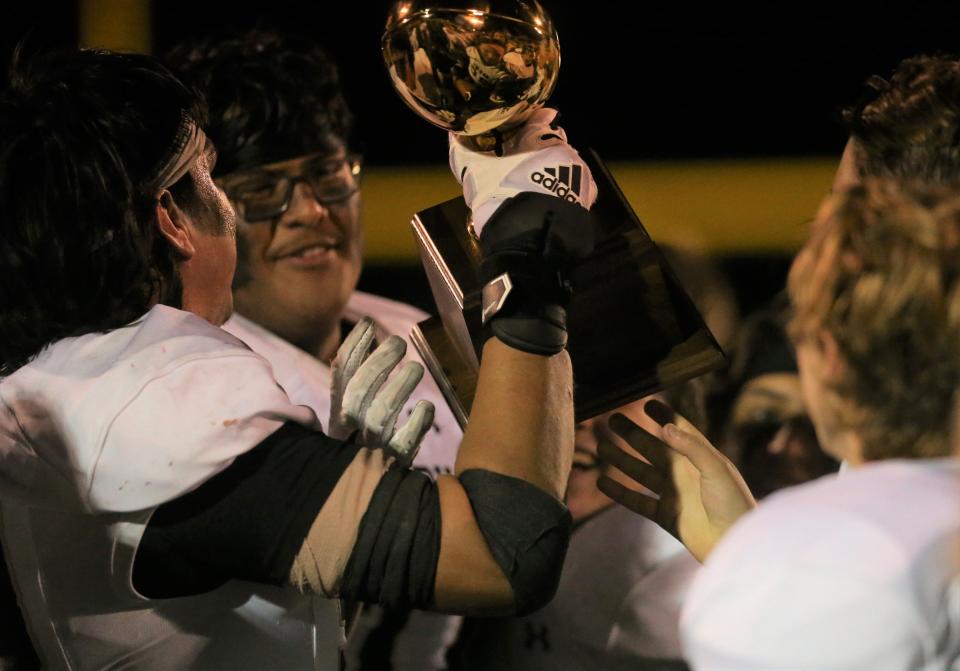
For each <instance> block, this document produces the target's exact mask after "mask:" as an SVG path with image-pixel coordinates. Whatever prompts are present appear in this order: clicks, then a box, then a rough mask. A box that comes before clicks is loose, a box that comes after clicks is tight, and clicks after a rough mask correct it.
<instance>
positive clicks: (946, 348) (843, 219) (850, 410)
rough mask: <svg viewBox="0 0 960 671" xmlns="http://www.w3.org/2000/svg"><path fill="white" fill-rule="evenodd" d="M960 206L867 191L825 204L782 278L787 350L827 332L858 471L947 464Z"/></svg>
mask: <svg viewBox="0 0 960 671" xmlns="http://www.w3.org/2000/svg"><path fill="white" fill-rule="evenodd" d="M958 242H960V196H958V195H957V194H956V192H954V191H951V190H949V189H946V188H944V187H938V186H921V185H898V184H896V183H893V182H891V181H886V180H867V181H865V182H864V183H863V184H862V185H858V186H855V187H852V188H851V189H849V190H848V191H846V192H844V193H841V194H838V195H835V196H832V197H831V198H829V199H827V201H826V202H825V203H824V204H823V206H822V207H821V209H820V212H819V213H818V215H817V220H816V222H815V223H814V226H813V231H812V234H811V236H810V239H809V240H808V241H807V243H806V245H804V247H803V249H802V250H801V251H800V253H799V254H798V255H797V258H796V260H795V262H794V264H793V267H792V268H791V270H790V277H789V280H788V292H789V295H790V300H791V303H792V307H793V316H792V318H791V321H790V324H789V331H790V335H791V336H792V337H793V338H794V339H795V340H803V339H807V338H816V337H817V334H818V333H822V332H824V331H825V332H826V333H828V334H829V335H830V336H831V337H832V338H833V340H834V341H836V343H837V346H838V349H839V352H840V354H841V356H842V359H843V364H844V365H843V366H841V371H840V372H839V373H837V375H836V377H835V378H833V379H830V380H828V381H827V385H828V386H829V389H830V391H831V392H833V393H835V394H836V396H837V397H838V398H839V400H840V401H841V402H839V403H829V404H826V408H827V410H826V411H827V413H828V416H829V418H830V420H832V421H833V422H835V423H836V425H837V426H839V427H842V428H845V429H851V430H853V431H855V432H856V433H857V434H858V435H859V436H860V438H861V439H862V440H863V457H864V459H866V460H877V459H891V458H928V457H939V456H946V455H948V454H950V452H951V447H950V440H949V436H950V417H951V408H952V405H953V398H954V391H955V389H956V387H957V381H958V378H960V283H958V276H960V248H958Z"/></svg>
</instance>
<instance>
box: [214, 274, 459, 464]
mask: <svg viewBox="0 0 960 671" xmlns="http://www.w3.org/2000/svg"><path fill="white" fill-rule="evenodd" d="M368 316H369V317H372V318H373V320H374V325H375V326H376V329H377V339H378V340H379V341H381V342H382V341H383V340H384V339H385V338H386V337H387V336H390V335H399V336H401V337H403V338H404V340H406V341H407V354H406V357H405V359H404V360H405V361H417V362H419V363H420V364H422V365H423V366H424V369H425V374H424V376H423V380H422V381H421V382H420V384H419V385H417V388H416V390H415V391H414V393H413V394H412V395H411V397H410V400H409V401H408V402H407V404H406V406H404V408H403V410H401V412H400V419H399V420H398V421H402V420H403V418H404V417H406V416H408V415H409V414H410V412H411V411H412V410H413V407H414V405H416V403H417V401H419V400H427V401H430V402H431V403H433V405H434V408H435V410H436V412H435V413H434V418H433V428H432V429H431V430H430V431H428V432H427V435H426V436H425V437H424V439H423V442H422V443H421V444H420V451H419V452H418V453H417V457H416V459H414V462H413V466H414V468H417V469H419V470H423V471H426V472H427V473H429V474H430V476H431V477H434V478H435V477H436V476H437V475H440V474H444V473H453V464H454V461H456V458H457V447H458V446H459V445H460V440H461V438H463V431H462V430H461V429H460V425H459V424H458V423H457V420H456V418H455V417H454V415H453V411H451V410H450V407H449V406H448V405H447V403H446V401H445V400H444V398H443V394H442V393H441V391H440V388H439V387H438V386H437V383H436V382H435V381H434V379H433V377H431V375H430V373H429V370H427V369H426V365H425V364H424V362H423V359H422V358H421V357H420V355H419V353H418V352H417V350H416V348H415V347H414V345H413V343H412V341H411V340H410V332H411V331H412V329H413V327H414V325H416V324H417V323H418V322H420V321H423V320H424V319H426V318H427V317H428V315H427V314H426V313H424V312H422V311H420V310H418V309H416V308H415V307H412V306H410V305H405V304H404V303H398V302H397V301H392V300H389V299H387V298H381V297H380V296H374V295H372V294H367V293H363V292H361V291H355V292H353V294H352V295H351V296H350V300H349V301H348V302H347V307H346V310H345V311H344V319H345V320H346V321H348V322H358V321H360V319H362V318H363V317H368ZM223 328H224V330H226V331H228V332H229V333H232V334H233V335H235V336H237V337H238V338H240V340H242V341H243V342H245V343H246V344H247V345H248V346H249V347H250V348H251V349H252V350H253V351H255V352H256V353H257V354H259V355H261V356H262V357H263V358H265V359H266V360H267V361H269V362H270V366H271V367H272V369H273V374H274V377H275V378H276V379H277V381H278V382H279V383H280V386H281V387H283V389H284V390H285V391H286V392H287V394H288V395H289V396H290V400H292V401H293V402H294V403H297V404H300V405H305V406H307V407H309V408H311V409H312V410H313V411H314V412H315V413H316V415H317V417H319V418H320V420H321V421H323V422H326V421H327V420H328V418H329V416H330V382H331V373H330V367H329V366H328V365H327V364H325V363H323V362H322V361H320V360H318V359H317V358H315V357H313V356H311V355H309V354H307V353H306V352H304V351H303V350H301V349H299V348H298V347H295V346H294V345H291V344H290V343H288V342H287V341H286V340H284V339H282V338H280V337H278V336H276V335H274V334H273V333H271V332H270V331H268V330H266V329H265V328H263V327H262V326H260V325H258V324H255V323H254V322H252V321H250V320H249V319H247V318H245V317H243V316H242V315H239V314H234V315H233V317H231V318H230V320H229V321H227V323H226V324H224V325H223Z"/></svg>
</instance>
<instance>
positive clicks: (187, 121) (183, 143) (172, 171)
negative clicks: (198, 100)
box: [146, 114, 207, 194]
mask: <svg viewBox="0 0 960 671" xmlns="http://www.w3.org/2000/svg"><path fill="white" fill-rule="evenodd" d="M206 143H207V136H206V134H205V133H204V132H203V130H201V129H200V126H198V125H197V122H196V121H194V120H193V119H192V118H190V117H189V116H188V115H187V114H184V115H183V121H182V123H181V124H180V128H179V130H178V131H177V137H176V139H175V140H174V149H173V152H172V153H171V155H170V158H168V159H167V160H166V161H165V162H164V163H163V165H162V166H160V169H159V170H158V171H157V176H156V177H154V178H153V179H152V180H150V181H149V182H148V183H147V187H146V189H147V192H148V193H151V194H159V193H160V192H161V191H163V190H164V189H169V188H170V187H171V186H173V185H174V184H176V183H177V181H178V180H179V179H180V178H181V177H183V176H184V175H186V174H187V173H188V172H189V171H190V168H191V167H193V163H194V161H196V160H197V158H198V157H199V156H200V154H202V153H203V148H204V147H205V146H206Z"/></svg>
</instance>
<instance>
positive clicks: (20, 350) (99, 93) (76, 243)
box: [0, 49, 203, 375]
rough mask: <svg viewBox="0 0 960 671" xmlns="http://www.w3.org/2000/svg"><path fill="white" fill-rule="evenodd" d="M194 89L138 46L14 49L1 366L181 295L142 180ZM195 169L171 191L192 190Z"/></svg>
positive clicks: (4, 172)
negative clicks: (124, 51)
mask: <svg viewBox="0 0 960 671" xmlns="http://www.w3.org/2000/svg"><path fill="white" fill-rule="evenodd" d="M184 114H187V115H191V116H193V117H195V118H196V119H197V120H198V122H202V118H203V110H202V107H201V106H200V105H199V104H198V102H197V99H196V97H195V96H194V95H193V94H192V93H191V92H190V91H189V90H188V89H187V88H186V87H184V86H183V84H181V83H180V81H179V80H177V79H176V78H175V77H174V76H173V75H172V74H171V73H170V72H169V71H168V70H167V69H166V68H164V67H163V66H161V65H160V64H159V63H157V62H156V61H155V60H153V59H151V58H149V57H146V56H140V55H121V54H115V53H110V52H105V51H93V50H81V51H75V50H74V51H58V52H49V53H44V54H39V55H35V56H33V57H29V58H27V57H24V56H23V54H22V49H18V51H17V53H16V54H15V55H14V59H13V63H12V65H11V69H10V76H9V81H8V83H7V86H6V87H5V89H4V90H3V91H2V92H0V306H2V307H0V334H2V336H0V375H2V374H7V373H10V372H11V371H13V370H14V369H16V368H18V367H19V366H21V365H23V364H24V363H26V362H27V361H28V360H29V359H30V358H31V357H32V356H34V355H36V354H37V353H38V352H39V351H40V350H41V349H42V348H43V347H45V346H46V345H48V344H50V343H52V342H54V341H56V340H59V339H61V338H64V337H68V336H77V335H82V334H86V333H93V332H98V331H107V330H110V329H112V328H116V327H119V326H122V325H124V324H127V323H129V322H131V321H133V320H134V319H136V318H138V317H140V316H141V315H143V314H144V312H146V311H147V310H148V309H149V307H150V304H151V303H152V302H153V301H155V300H157V298H159V299H160V300H161V301H162V302H165V303H168V304H172V305H178V304H179V301H180V290H179V281H178V278H177V272H176V265H175V264H176V260H175V258H174V257H173V253H172V250H171V248H170V247H169V245H168V244H167V243H166V241H165V240H164V239H163V238H162V237H161V236H160V234H159V232H158V231H157V228H156V226H155V223H154V215H153V205H154V204H155V202H156V197H155V196H154V195H149V194H147V193H146V192H145V189H144V188H143V187H144V186H145V184H146V182H147V181H148V180H149V179H151V178H152V177H153V176H154V174H153V173H154V172H155V171H156V170H157V169H158V168H159V166H160V165H161V163H162V162H163V160H164V159H165V158H166V157H168V156H169V155H170V153H171V151H172V149H173V143H174V141H175V137H176V136H177V132H178V129H179V128H180V126H181V124H182V122H183V115H184ZM194 186H195V185H194V184H193V179H192V177H190V176H189V175H188V176H186V177H184V178H183V179H181V180H180V182H178V184H176V185H175V186H174V187H173V188H172V189H171V192H172V193H173V194H174V198H175V200H177V202H179V203H184V204H186V203H187V202H188V201H191V202H195V201H194V198H195V197H196V192H195V189H194Z"/></svg>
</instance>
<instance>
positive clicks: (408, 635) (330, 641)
mask: <svg viewBox="0 0 960 671" xmlns="http://www.w3.org/2000/svg"><path fill="white" fill-rule="evenodd" d="M366 316H369V317H372V318H373V320H374V324H375V326H376V329H377V339H378V340H379V341H381V342H382V341H383V340H384V339H385V338H386V337H387V336H390V335H399V336H402V337H403V338H404V339H405V340H406V341H407V355H406V359H405V360H412V361H417V362H419V363H421V364H423V360H422V359H421V358H420V355H419V354H418V353H417V350H416V348H415V347H414V346H413V343H412V342H411V341H410V332H411V330H412V329H413V326H414V325H415V324H417V323H418V322H420V321H422V320H424V319H426V318H427V316H428V315H426V314H425V313H424V312H421V311H420V310H418V309H416V308H414V307H412V306H410V305H405V304H403V303H398V302H397V301H392V300H389V299H386V298H381V297H379V296H374V295H372V294H367V293H363V292H360V291H355V292H354V293H353V294H352V295H351V297H350V300H349V301H348V303H347V307H346V310H345V313H344V319H346V320H347V321H348V322H358V321H360V319H361V318H363V317H366ZM223 328H224V329H225V330H227V331H229V332H230V333H232V334H234V335H236V336H237V337H238V338H240V339H241V340H242V341H243V342H245V343H246V344H247V345H248V346H249V347H250V348H251V349H252V350H254V351H255V352H257V353H258V354H260V355H262V356H263V357H264V358H265V359H267V361H269V362H270V365H271V367H272V369H273V373H274V376H275V377H276V379H277V381H278V382H279V383H280V386H282V387H283V388H284V389H285V390H286V392H287V394H288V395H289V396H290V399H291V401H293V402H294V403H297V404H300V405H305V406H307V407H309V408H311V409H312V410H313V411H314V412H315V413H316V415H317V416H318V417H320V418H321V419H322V420H323V421H327V419H328V417H329V415H330V382H331V371H330V367H329V366H328V365H326V364H325V363H323V362H321V361H319V360H318V359H316V358H315V357H313V356H310V355H309V354H307V353H306V352H304V351H303V350H301V349H299V348H297V347H295V346H294V345H291V344H290V343H288V342H287V341H286V340H283V339H282V338H280V337H278V336H276V335H274V334H273V333H271V332H270V331H268V330H266V329H264V328H263V327H262V326H260V325H258V324H255V323H254V322H252V321H250V320H249V319H246V318H245V317H243V316H242V315H239V314H235V315H234V316H233V317H231V318H230V320H229V321H228V322H227V323H226V324H224V326H223ZM424 368H425V374H424V377H423V380H422V381H421V382H420V384H419V385H418V386H417V388H416V390H415V392H414V393H413V395H412V396H411V397H410V400H409V401H408V403H407V405H406V406H405V407H404V408H403V410H402V411H401V414H400V420H399V421H402V419H403V417H405V416H407V415H409V413H410V412H411V411H412V409H413V406H414V405H416V402H417V401H419V400H427V401H430V402H432V403H433V405H434V407H435V409H436V412H435V414H434V420H433V427H432V429H431V430H430V431H429V432H428V433H427V435H426V436H425V437H424V439H423V442H422V443H421V444H420V450H419V452H418V453H417V456H416V458H415V459H414V461H413V467H414V468H416V469H419V470H422V471H425V472H427V473H428V474H429V475H430V476H431V477H433V478H435V477H436V476H437V475H439V474H444V473H453V465H454V461H455V460H456V457H457V448H458V447H459V445H460V440H461V438H462V437H463V432H462V430H461V429H460V425H459V424H458V423H457V421H456V418H455V417H454V415H453V412H452V411H451V410H450V407H449V406H448V405H447V403H446V401H445V400H444V398H443V394H442V393H441V392H440V388H439V387H438V386H437V384H436V382H435V381H434V379H433V378H432V377H431V376H430V373H429V371H427V370H426V366H424ZM311 598H312V599H313V601H314V604H313V609H314V612H315V613H316V615H317V618H318V623H317V629H318V631H316V632H310V631H309V630H303V631H302V635H303V639H302V640H301V641H299V642H297V643H295V644H296V645H300V646H304V647H307V648H309V647H313V648H315V650H316V657H317V661H316V665H317V668H319V669H336V668H337V667H336V663H337V655H338V649H337V640H336V638H335V637H333V636H330V635H329V633H330V632H327V635H326V636H325V639H324V640H325V642H326V643H325V645H319V644H318V643H317V640H318V639H316V638H314V637H319V636H320V635H321V632H320V631H319V630H320V629H323V628H329V626H330V625H329V623H331V622H336V621H337V617H338V614H337V612H336V604H335V603H334V602H332V601H330V600H327V599H323V598H322V597H306V596H305V597H302V599H303V600H304V601H308V600H310V599H311ZM300 609H301V610H304V609H305V606H303V605H301V606H300ZM382 617H383V612H382V611H381V610H380V609H378V608H375V607H367V608H366V610H365V612H364V616H363V617H362V618H361V619H360V620H359V621H358V622H357V624H356V627H355V631H354V633H353V634H352V635H351V640H350V644H349V646H348V649H347V650H346V655H347V660H348V666H349V668H359V664H360V661H359V660H360V656H361V654H362V648H363V645H364V643H365V642H366V641H367V635H368V634H369V633H370V631H371V630H372V629H374V628H376V627H377V626H378V625H379V623H380V620H381V618H382ZM459 624H460V618H459V617H454V616H444V615H439V614H435V613H425V612H421V611H413V612H411V613H410V614H409V616H408V620H407V624H406V626H405V627H404V628H403V630H402V631H401V632H398V633H397V635H396V638H395V639H394V640H393V641H392V642H391V644H392V645H393V651H392V653H391V656H392V657H393V662H392V663H393V668H394V669H396V670H397V671H403V670H404V669H411V670H412V671H413V670H415V671H428V670H429V669H441V668H444V665H445V661H444V659H443V653H444V651H445V650H446V648H447V647H448V646H449V645H451V644H452V643H453V641H454V639H455V638H456V635H457V631H458V629H459ZM331 631H332V630H331ZM303 668H305V669H306V668H312V667H303Z"/></svg>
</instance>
